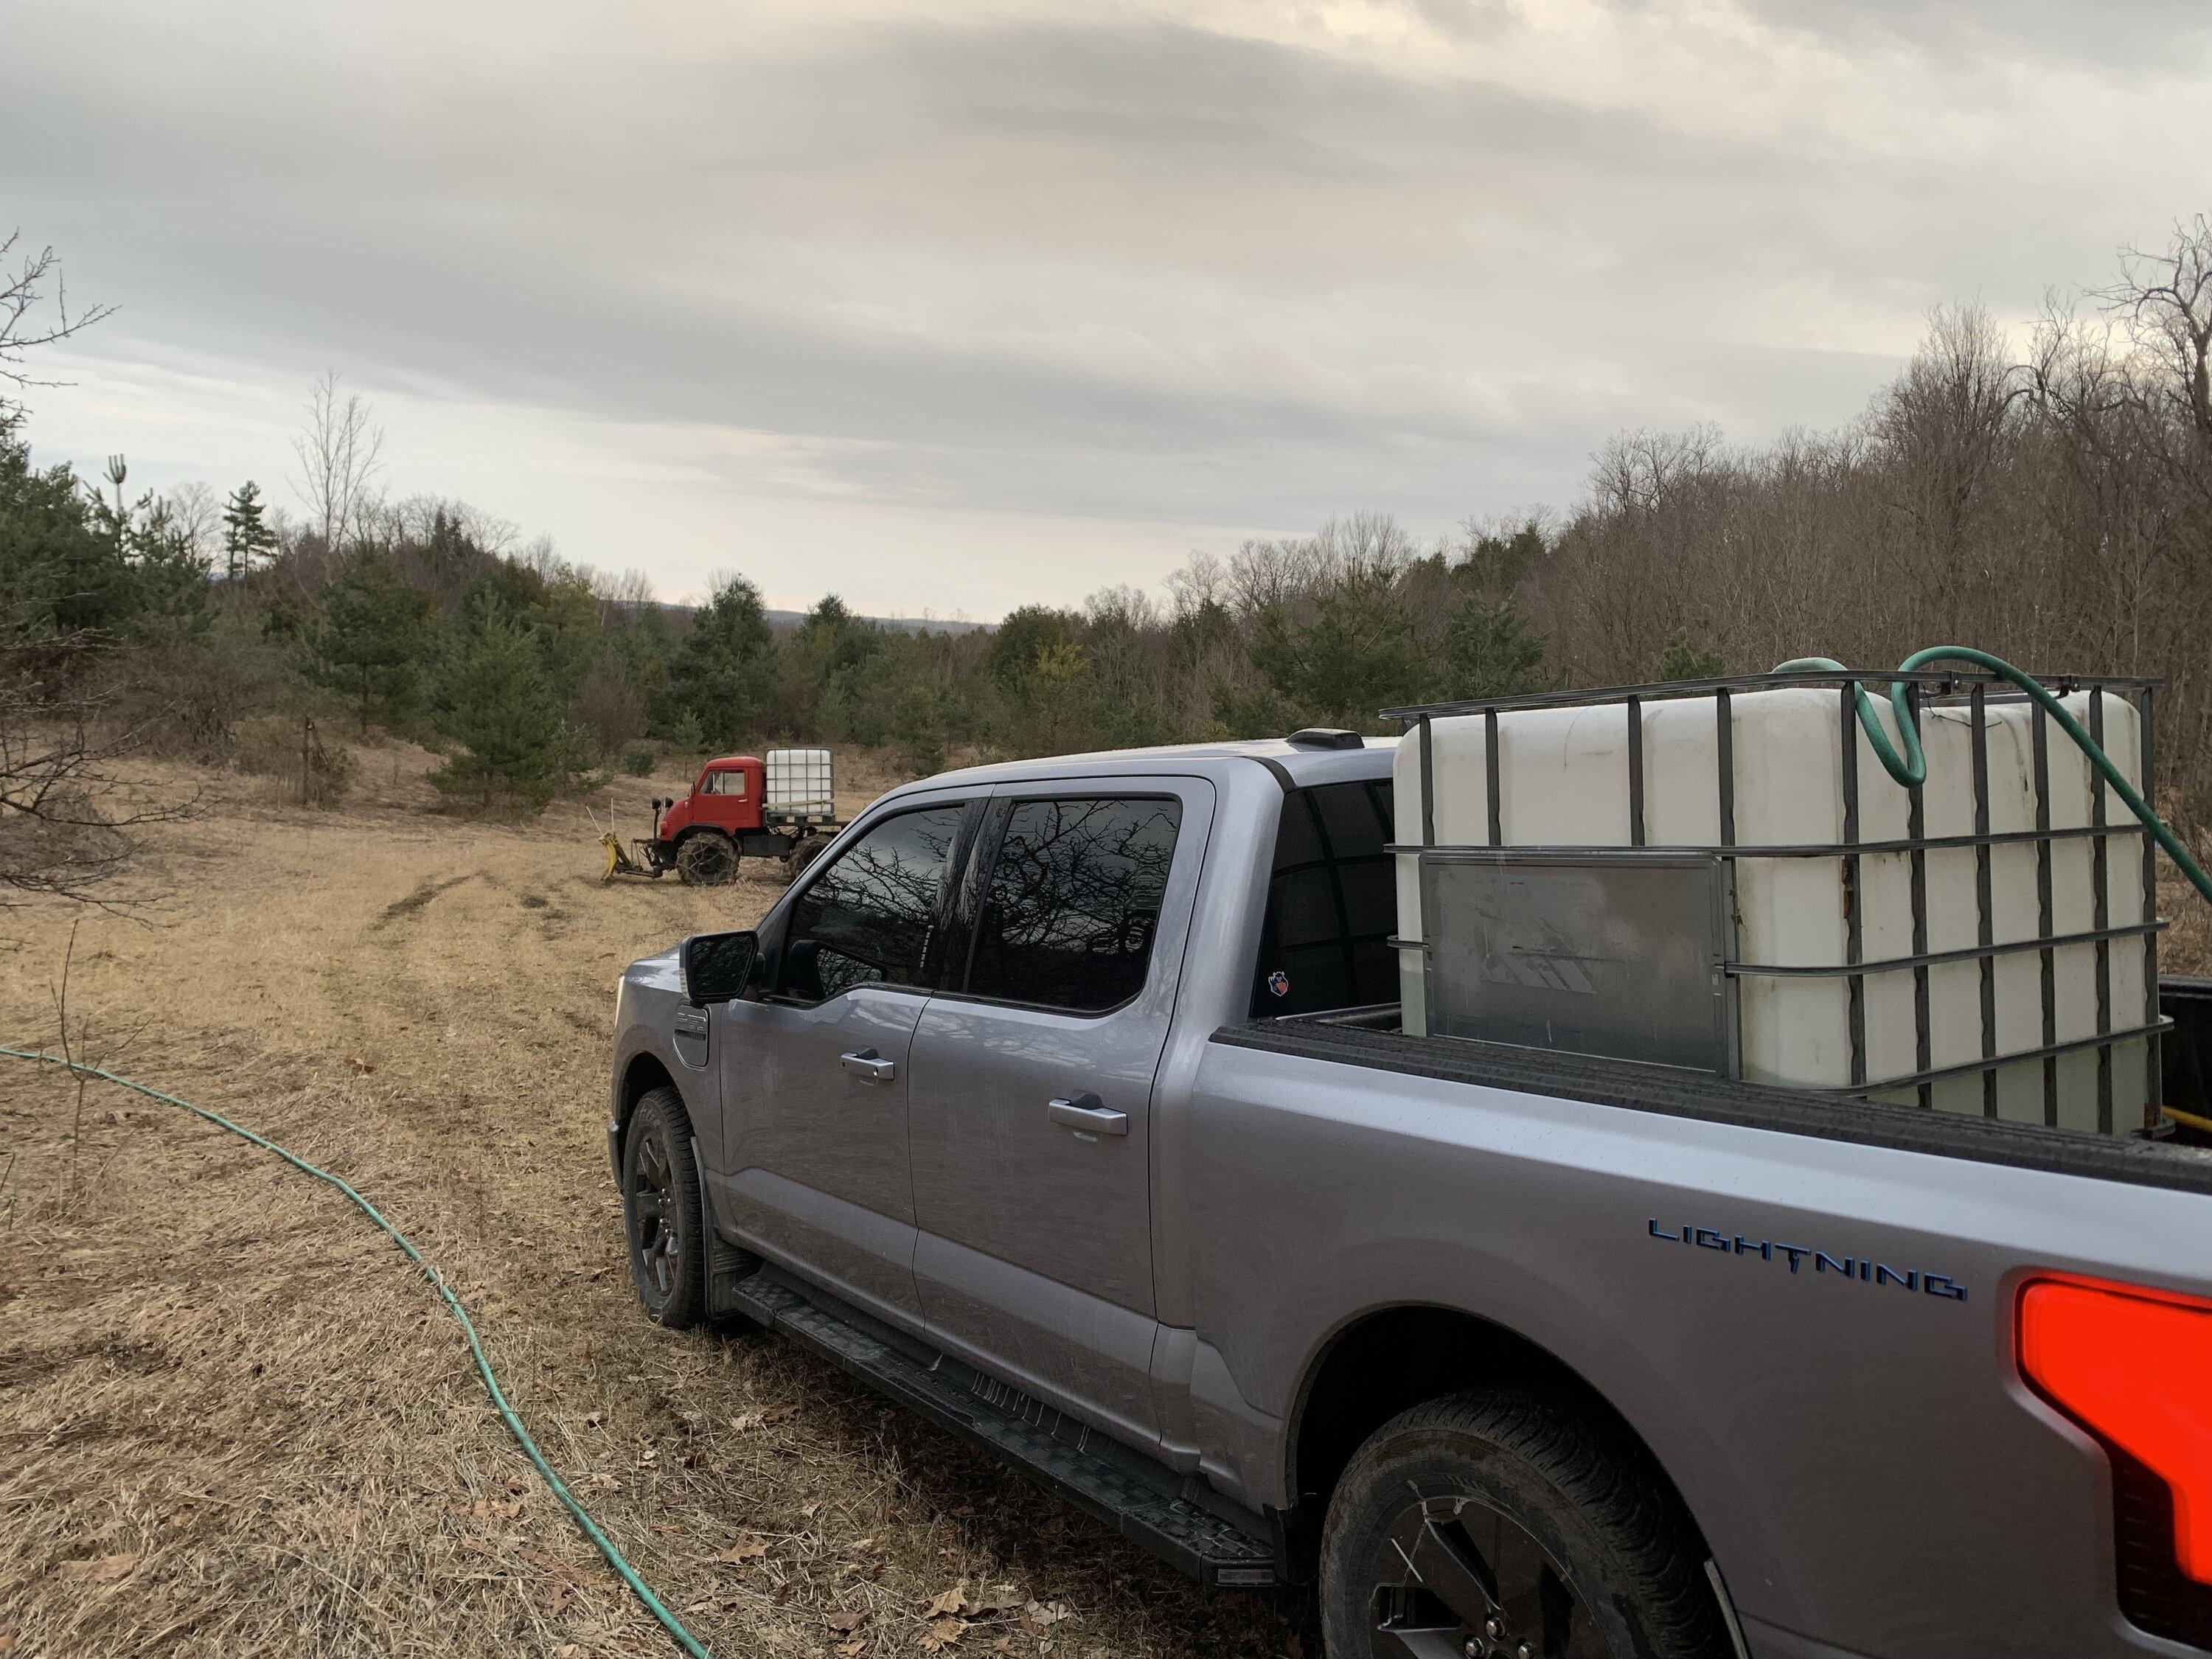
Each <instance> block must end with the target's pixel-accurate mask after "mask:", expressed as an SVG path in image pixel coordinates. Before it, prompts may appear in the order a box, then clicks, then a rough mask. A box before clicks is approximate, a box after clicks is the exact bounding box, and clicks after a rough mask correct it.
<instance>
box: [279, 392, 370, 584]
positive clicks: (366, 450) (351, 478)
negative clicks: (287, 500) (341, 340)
mask: <svg viewBox="0 0 2212 1659" xmlns="http://www.w3.org/2000/svg"><path fill="white" fill-rule="evenodd" d="M292 453H293V454H294V455H295V457H296V458H297V459H298V463H299V471H297V472H296V473H295V474H294V475H293V479H292V484H293V488H294V489H297V490H298V491H299V493H300V500H301V503H302V504H303V505H304V506H305V507H307V521H308V524H309V526H310V527H311V528H313V530H315V531H317V532H319V533H320V535H321V536H322V538H323V544H324V546H325V547H326V548H332V549H335V548H337V547H338V546H339V545H340V544H343V543H345V542H349V541H350V540H352V539H354V538H356V537H358V536H360V535H362V533H364V532H365V531H366V530H367V528H368V519H369V517H370V515H371V513H372V511H373V510H374V507H376V506H377V496H376V478H377V475H378V473H379V472H380V471H381V470H382V467H381V459H382V456H383V453H384V428H383V427H382V426H380V424H378V422H377V420H376V417H375V415H374V413H373V412H372V411H371V410H370V408H369V406H368V399H366V398H363V397H362V395H361V393H359V392H343V393H341V392H340V391H339V389H338V377H337V371H336V370H335V369H332V370H327V371H325V373H324V374H323V376H322V378H321V379H319V380H317V381H316V382H315V384H314V386H313V389H312V390H310V392H308V394H307V424H306V425H305V426H304V427H302V428H301V429H300V430H299V431H298V432H296V433H295V434H294V435H293V437H292Z"/></svg>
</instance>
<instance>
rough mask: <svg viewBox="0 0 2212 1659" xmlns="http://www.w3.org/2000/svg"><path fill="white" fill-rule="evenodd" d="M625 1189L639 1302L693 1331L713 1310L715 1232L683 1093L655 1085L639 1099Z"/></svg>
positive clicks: (660, 1318)
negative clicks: (702, 1197)
mask: <svg viewBox="0 0 2212 1659" xmlns="http://www.w3.org/2000/svg"><path fill="white" fill-rule="evenodd" d="M622 1187H623V1233H624V1235H625V1236H626V1237H627V1239H628V1241H629V1275H630V1279H631V1282H632V1283H634V1284H635V1285H636V1286H637V1299H638V1300H639V1301H640V1302H642V1303H643V1304H645V1311H646V1314H647V1316H648V1317H650V1318H651V1319H652V1320H653V1322H654V1323H655V1324H657V1325H665V1326H667V1327H668V1328H670V1329H671V1330H678V1331H682V1330H689V1329H690V1328H691V1327H692V1326H694V1325H696V1324H697V1323H698V1322H699V1321H700V1319H701V1317H702V1316H703V1315H704V1314H705V1313H706V1311H707V1267H706V1263H707V1229H706V1223H705V1214H704V1212H703V1210H702V1207H701V1206H700V1202H699V1166H698V1164H696V1162H694V1161H693V1159H692V1157H691V1116H690V1113H688V1112H686V1111H685V1110H684V1097H683V1096H681V1095H679V1094H678V1093H677V1092H676V1091H675V1090H673V1089H669V1088H662V1089H655V1090H653V1091H651V1092H650V1093H648V1094H647V1096H646V1097H644V1098H643V1099H641V1100H640V1101H639V1102H638V1103H637V1109H636V1111H635V1112H634V1113H632V1114H631V1115H630V1120H629V1135H628V1137H627V1138H626V1139H624V1140H623V1183H622Z"/></svg>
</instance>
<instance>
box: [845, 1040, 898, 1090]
mask: <svg viewBox="0 0 2212 1659" xmlns="http://www.w3.org/2000/svg"><path fill="white" fill-rule="evenodd" d="M838 1064H840V1065H841V1066H843V1067H844V1068H845V1069H846V1070H847V1071H848V1072H850V1073H852V1074H853V1075H854V1077H857V1078H866V1079H867V1080H868V1081H869V1082H871V1083H889V1082H890V1080H891V1079H893V1078H895V1077H896V1076H897V1075H898V1062H897V1061H896V1060H885V1059H884V1057H883V1056H882V1055H881V1054H878V1053H877V1052H876V1051H875V1050H874V1049H873V1048H860V1049H855V1050H854V1052H853V1053H851V1054H841V1055H840V1056H838Z"/></svg>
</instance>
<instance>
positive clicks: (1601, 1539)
mask: <svg viewBox="0 0 2212 1659" xmlns="http://www.w3.org/2000/svg"><path fill="white" fill-rule="evenodd" d="M1634 1450H1635V1449H1634V1448H1632V1447H1616V1446H1613V1445H1609V1444H1607V1437H1606V1436H1604V1435H1603V1434H1601V1432H1600V1431H1598V1430H1597V1429H1596V1428H1595V1426H1594V1425H1591V1424H1590V1423H1589V1422H1587V1421H1585V1420H1584V1419H1582V1418H1580V1417H1578V1416H1576V1415H1575V1414H1573V1413H1570V1412H1567V1411H1564V1410H1562V1409H1560V1408H1559V1407H1557V1406H1554V1405H1552V1404H1549V1403H1548V1402H1547V1401H1541V1400H1538V1399H1536V1398H1534V1397H1532V1396H1529V1395H1516V1394H1510V1393H1496V1394H1471V1395H1455V1396H1454V1397H1452V1398H1450V1399H1446V1400H1437V1401H1431V1402H1429V1403H1428V1404H1427V1405H1425V1406H1417V1407H1414V1408H1413V1410H1411V1411H1409V1412H1406V1413H1403V1414H1401V1415H1400V1416H1398V1417H1396V1418H1394V1419H1392V1420H1391V1421H1390V1422H1389V1423H1387V1424H1385V1425H1383V1427H1382V1428H1381V1429H1379V1430H1377V1431H1376V1434H1375V1436H1374V1437H1373V1438H1372V1439H1370V1440H1369V1441H1368V1443H1366V1444H1365V1445H1364V1446H1363V1447H1362V1448H1361V1449H1359V1452H1358V1455H1356V1456H1355V1457H1353V1459H1352V1462H1351V1464H1350V1466H1349V1467H1348V1468H1346V1470H1345V1472H1344V1474H1343V1477H1342V1479H1341V1480H1339V1481H1338V1483H1337V1486H1336V1492H1335V1494H1334V1497H1332V1498H1331V1499H1330V1500H1329V1506H1328V1524H1327V1525H1326V1527H1325V1528H1323V1531H1322V1554H1321V1612H1322V1630H1323V1632H1324V1635H1325V1638H1326V1642H1327V1646H1328V1659H1370V1656H1378V1655H1385V1654H1403V1655H1406V1656H1407V1659H1415V1656H1424V1655H1430V1654H1438V1655H1452V1656H1468V1659H1724V1656H1726V1655H1727V1654H1728V1653H1729V1644H1728V1638H1727V1634H1726V1632H1725V1631H1724V1630H1723V1626H1722V1625H1721V1620H1720V1614H1719V1609H1718V1607H1717V1604H1716V1602H1715V1601H1714V1599H1713V1595H1712V1591H1711V1588H1710V1587H1709V1585H1708V1584H1707V1583H1706V1580H1705V1574H1704V1572H1703V1571H1702V1569H1701V1567H1700V1565H1699V1551H1698V1550H1697V1548H1696V1547H1694V1543H1693V1537H1694V1534H1692V1531H1691V1529H1690V1527H1689V1523H1688V1519H1687V1517H1686V1516H1683V1515H1682V1514H1681V1513H1680V1506H1679V1504H1676V1503H1675V1502H1674V1499H1673V1497H1672V1494H1671V1493H1670V1492H1668V1490H1667V1489H1666V1487H1665V1486H1664V1485H1663V1483H1662V1481H1661V1480H1659V1479H1658V1478H1657V1475H1656V1471H1652V1470H1650V1469H1649V1468H1645V1467H1640V1465H1641V1463H1642V1460H1640V1459H1639V1458H1638V1457H1637V1456H1636V1455H1634Z"/></svg>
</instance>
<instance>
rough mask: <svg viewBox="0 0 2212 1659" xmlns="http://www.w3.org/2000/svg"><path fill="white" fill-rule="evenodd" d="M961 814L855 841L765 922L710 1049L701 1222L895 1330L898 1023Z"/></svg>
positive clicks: (908, 1254)
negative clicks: (715, 1098) (712, 1088)
mask: <svg viewBox="0 0 2212 1659" xmlns="http://www.w3.org/2000/svg"><path fill="white" fill-rule="evenodd" d="M968 818H969V804H968V803H967V802H966V801H961V800H954V801H943V800H939V801H933V802H927V803H923V804H919V805H915V806H914V807H911V808H907V809H902V810H898V811H892V812H890V813H886V814H885V815H884V817H881V818H879V819H878V820H877V821H876V822H875V823H872V824H864V825H863V826H862V828H861V829H860V833H859V835H858V836H856V837H855V838H854V841H853V842H851V844H850V845H849V846H848V847H846V848H843V849H842V850H841V851H840V852H839V853H837V854H836V856H835V857H834V858H831V859H824V860H821V861H819V862H818V863H817V865H816V866H815V867H814V868H812V869H811V870H809V871H808V872H807V874H806V876H805V878H803V880H802V883H801V884H800V886H799V889H797V890H795V891H794V892H793V896H792V897H791V899H790V900H789V901H788V902H787V903H786V904H785V905H783V906H781V907H780V908H779V911H778V913H777V915H775V917H774V918H772V919H771V921H770V923H769V927H768V929H767V931H766V933H765V934H764V939H763V973H764V974H765V975H766V976H767V983H766V984H765V986H764V987H763V994H762V995H761V996H760V997H759V998H758V1000H744V1001H738V1002H732V1003H729V1004H726V1005H725V1006H724V1009H723V1011H722V1013H721V1016H720V1018H721V1021H722V1025H723V1030H722V1031H721V1033H720V1036H719V1038H718V1040H717V1042H716V1043H715V1045H714V1046H715V1050H716V1064H717V1066H719V1068H720V1080H721V1085H722V1113H723V1146H724V1148H725V1149H726V1152H725V1158H726V1164H727V1165H728V1169H727V1171H726V1173H724V1172H718V1173H717V1174H716V1175H715V1176H714V1178H713V1184H714V1194H715V1202H716V1206H717V1209H716V1213H717V1215H718V1216H719V1217H720V1218H722V1219H723V1220H724V1221H725V1222H726V1224H727V1225H729V1226H731V1227H732V1228H734V1229H735V1230H736V1231H738V1232H739V1233H740V1234H741V1235H742V1236H743V1237H744V1238H745V1240H746V1241H747V1242H749V1243H752V1244H753V1245H755V1246H756V1247H757V1248H758V1249H761V1250H762V1251H763V1253H764V1254H766V1255H770V1256H773V1257H775V1258H777V1259H778V1260H780V1261H783V1262H785V1263H786V1264H787V1265H788V1266H790V1267H793V1268H795V1269H797V1270H798V1271H799V1272H800V1273H805V1274H807V1275H809V1276H810V1277H812V1278H815V1279H819V1280H821V1281H822V1282H823V1284H824V1285H827V1286H829V1288H832V1289H834V1290H836V1291H838V1292H840V1293H841V1294H842V1295H844V1296H846V1297H848V1298H850V1299H851V1300H853V1301H854V1302H857V1303H859V1304H861V1305H862V1306H864V1307H866V1308H868V1309H870V1310H873V1311H876V1312H878V1313H880V1314H882V1315H884V1316H886V1317H889V1318H891V1319H894V1320H896V1321H898V1322H903V1323H905V1324H908V1325H909V1326H911V1325H916V1324H918V1323H919V1322H920V1320H921V1304H920V1302H919V1299H918V1298H917V1297H916V1296H915V1287H914V1269H913V1262H914V1241H915V1213H914V1182H913V1177H912V1169H911V1164H910V1163H909V1154H908V1127H907V1100H908V1075H907V1073H908V1060H909V1057H910V1054H911V1050H912V1046H913V1041H914V1033H915V1023H916V1022H917V1021H918V1020H919V1019H920V1018H921V1012H922V1010H923V1008H924V1006H926V1004H927V997H928V992H927V988H926V987H927V986H928V985H930V984H931V983H932V982H933V981H935V979H936V978H937V975H938V973H939V959H940V958H941V957H942V956H943V955H944V947H943V939H944V931H945V923H946V920H947V918H948V917H949V915H950V914H951V901H950V896H949V893H948V892H947V887H948V884H949V882H950V879H951V870H952V864H953V854H954V852H955V850H956V848H957V845H958V842H959V839H960V835H961V829H962V825H963V823H964V822H966V821H967V819H968Z"/></svg>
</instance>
